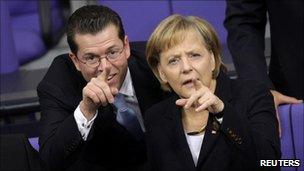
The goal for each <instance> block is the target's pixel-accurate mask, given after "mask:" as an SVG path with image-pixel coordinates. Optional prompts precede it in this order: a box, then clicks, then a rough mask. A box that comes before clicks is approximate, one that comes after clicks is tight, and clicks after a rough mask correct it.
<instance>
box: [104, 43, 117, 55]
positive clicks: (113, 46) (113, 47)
mask: <svg viewBox="0 0 304 171" xmlns="http://www.w3.org/2000/svg"><path fill="white" fill-rule="evenodd" d="M115 48H118V46H117V45H112V46H110V47H108V48H107V50H106V53H108V52H109V51H111V50H113V49H115Z"/></svg>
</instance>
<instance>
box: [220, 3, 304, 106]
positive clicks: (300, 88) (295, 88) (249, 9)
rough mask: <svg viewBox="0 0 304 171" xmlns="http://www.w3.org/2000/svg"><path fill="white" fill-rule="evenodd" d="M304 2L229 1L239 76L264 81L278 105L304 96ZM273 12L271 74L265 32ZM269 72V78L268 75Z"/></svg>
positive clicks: (228, 16) (230, 41) (232, 47)
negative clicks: (267, 59) (265, 49)
mask: <svg viewBox="0 0 304 171" xmlns="http://www.w3.org/2000/svg"><path fill="white" fill-rule="evenodd" d="M303 7H304V1H302V0H294V1H289V0H281V1H277V0H227V11H226V19H225V22H224V25H225V27H226V28H227V30H228V39H227V40H228V47H229V49H230V52H231V54H232V57H233V60H234V64H235V67H236V70H237V73H238V76H239V77H240V78H242V79H255V80H258V81H262V82H264V83H266V84H267V85H268V87H269V88H270V89H271V93H272V94H273V96H274V101H275V105H276V107H277V106H278V105H280V104H283V103H301V102H303V101H302V100H297V99H303V98H304V67H303V64H304V51H303V44H304V39H303V33H304V31H303V30H304V24H303V21H304V17H303V10H304V8H303ZM267 13H268V15H269V22H270V35H271V61H270V65H269V74H267V65H266V59H265V56H264V47H265V44H264V35H265V26H266V20H267V16H266V14H267ZM268 75H269V77H268Z"/></svg>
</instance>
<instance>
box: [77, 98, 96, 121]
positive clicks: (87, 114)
mask: <svg viewBox="0 0 304 171" xmlns="http://www.w3.org/2000/svg"><path fill="white" fill-rule="evenodd" d="M79 108H80V111H81V112H82V113H83V115H84V117H85V118H86V119H87V120H88V121H90V120H91V119H92V118H93V117H94V115H95V113H96V110H97V109H91V108H88V107H87V105H85V103H84V102H83V101H81V102H80V105H79Z"/></svg>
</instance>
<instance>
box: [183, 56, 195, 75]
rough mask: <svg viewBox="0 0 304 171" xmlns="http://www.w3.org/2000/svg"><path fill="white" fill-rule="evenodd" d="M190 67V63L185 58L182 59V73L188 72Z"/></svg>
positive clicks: (190, 69)
mask: <svg viewBox="0 0 304 171" xmlns="http://www.w3.org/2000/svg"><path fill="white" fill-rule="evenodd" d="M192 69H193V67H192V63H191V62H190V61H189V60H188V59H187V58H184V59H182V73H188V72H190V71H192Z"/></svg>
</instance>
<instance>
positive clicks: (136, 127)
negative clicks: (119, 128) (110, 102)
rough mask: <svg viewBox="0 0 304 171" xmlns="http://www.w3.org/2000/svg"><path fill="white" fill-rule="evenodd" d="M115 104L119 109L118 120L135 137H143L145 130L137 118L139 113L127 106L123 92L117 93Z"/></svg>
mask: <svg viewBox="0 0 304 171" xmlns="http://www.w3.org/2000/svg"><path fill="white" fill-rule="evenodd" d="M114 106H115V107H116V109H117V114H116V120H117V122H118V123H120V124H121V125H123V126H124V127H125V128H126V129H127V130H128V131H129V132H130V133H131V134H133V136H134V137H136V138H137V139H141V138H142V137H143V131H142V129H141V126H140V124H139V121H138V119H137V115H136V113H135V112H134V110H132V109H131V108H130V107H128V106H127V104H126V101H125V99H124V95H123V94H120V93H119V94H117V95H116V96H115V100H114Z"/></svg>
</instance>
